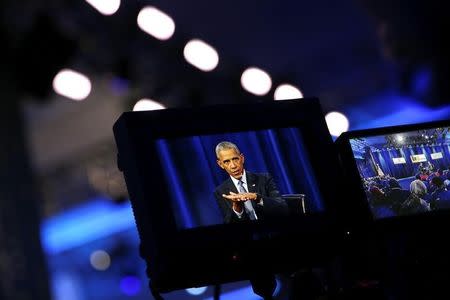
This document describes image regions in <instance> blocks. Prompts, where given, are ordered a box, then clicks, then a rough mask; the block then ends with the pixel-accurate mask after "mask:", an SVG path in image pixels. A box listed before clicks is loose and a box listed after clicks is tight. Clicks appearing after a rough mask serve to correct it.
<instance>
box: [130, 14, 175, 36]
mask: <svg viewBox="0 0 450 300" xmlns="http://www.w3.org/2000/svg"><path fill="white" fill-rule="evenodd" d="M137 23H138V26H139V28H141V29H142V30H143V31H144V32H146V33H148V34H150V35H151V36H153V37H155V38H157V39H159V40H168V39H170V37H172V35H173V33H174V31H175V23H174V21H173V20H172V18H171V17H169V16H168V15H167V14H165V13H164V12H162V11H160V10H159V9H157V8H155V7H153V6H146V7H144V8H143V9H141V11H140V12H139V14H138V17H137Z"/></svg>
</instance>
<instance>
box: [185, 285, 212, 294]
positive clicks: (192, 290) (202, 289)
mask: <svg viewBox="0 0 450 300" xmlns="http://www.w3.org/2000/svg"><path fill="white" fill-rule="evenodd" d="M207 289H208V287H207V286H202V287H197V288H190V289H186V292H187V293H188V294H189V295H193V296H198V295H201V294H203V293H204V292H206V290H207Z"/></svg>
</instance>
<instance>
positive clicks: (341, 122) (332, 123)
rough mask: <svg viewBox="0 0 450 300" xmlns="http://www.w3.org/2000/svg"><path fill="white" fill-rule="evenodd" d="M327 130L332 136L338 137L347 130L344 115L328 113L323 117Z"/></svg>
mask: <svg viewBox="0 0 450 300" xmlns="http://www.w3.org/2000/svg"><path fill="white" fill-rule="evenodd" d="M325 121H326V122H327V126H328V130H329V131H330V134H331V135H333V136H339V135H340V134H341V133H343V132H345V131H347V130H348V127H349V122H348V119H347V117H346V116H345V115H343V114H341V113H340V112H336V111H334V112H330V113H328V114H327V115H326V116H325Z"/></svg>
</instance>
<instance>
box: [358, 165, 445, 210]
mask: <svg viewBox="0 0 450 300" xmlns="http://www.w3.org/2000/svg"><path fill="white" fill-rule="evenodd" d="M363 183H364V185H365V190H366V195H367V199H369V204H370V207H371V209H372V212H373V214H374V216H375V218H386V217H393V216H399V215H411V214H416V213H421V212H427V211H432V210H440V209H446V208H450V168H449V169H448V170H441V169H439V170H437V171H436V172H431V171H425V172H424V171H423V170H421V171H420V172H419V173H418V174H417V175H416V176H415V180H413V181H412V182H411V184H410V185H409V189H404V188H402V187H401V185H400V184H399V182H398V180H397V179H396V178H394V177H391V176H389V175H383V176H375V177H371V178H364V179H363Z"/></svg>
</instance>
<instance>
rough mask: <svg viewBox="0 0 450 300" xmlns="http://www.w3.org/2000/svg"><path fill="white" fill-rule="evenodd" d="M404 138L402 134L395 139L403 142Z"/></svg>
mask: <svg viewBox="0 0 450 300" xmlns="http://www.w3.org/2000/svg"><path fill="white" fill-rule="evenodd" d="M404 139H405V138H404V137H403V136H402V135H399V136H397V141H398V142H403V140H404Z"/></svg>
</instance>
